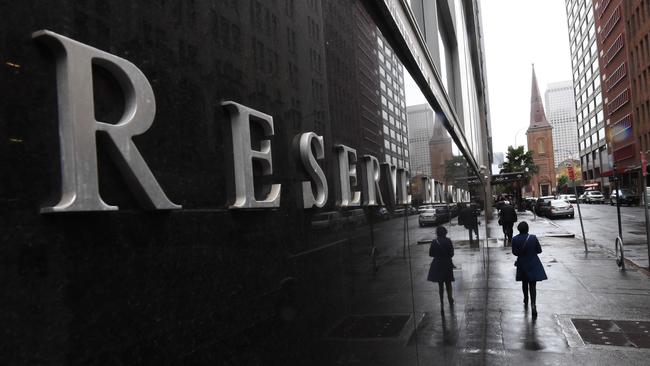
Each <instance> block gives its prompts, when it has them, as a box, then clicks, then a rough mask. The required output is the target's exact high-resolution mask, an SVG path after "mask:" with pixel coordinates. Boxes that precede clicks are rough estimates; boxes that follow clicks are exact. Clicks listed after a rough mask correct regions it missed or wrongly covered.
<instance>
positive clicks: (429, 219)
mask: <svg viewBox="0 0 650 366" xmlns="http://www.w3.org/2000/svg"><path fill="white" fill-rule="evenodd" d="M418 222H419V224H420V227H423V226H424V225H435V224H436V223H438V215H436V209H435V208H433V207H431V208H423V209H420V216H419V217H418Z"/></svg>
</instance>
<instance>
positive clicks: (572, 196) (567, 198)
mask: <svg viewBox="0 0 650 366" xmlns="http://www.w3.org/2000/svg"><path fill="white" fill-rule="evenodd" d="M557 199H559V200H565V201H567V202H569V203H576V195H575V194H561V195H559V196H558V197H557Z"/></svg>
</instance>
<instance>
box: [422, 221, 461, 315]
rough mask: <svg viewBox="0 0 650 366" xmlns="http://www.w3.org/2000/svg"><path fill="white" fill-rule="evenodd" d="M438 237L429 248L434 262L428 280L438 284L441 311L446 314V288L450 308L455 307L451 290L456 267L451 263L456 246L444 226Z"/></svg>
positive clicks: (437, 231)
mask: <svg viewBox="0 0 650 366" xmlns="http://www.w3.org/2000/svg"><path fill="white" fill-rule="evenodd" d="M436 236H437V238H436V239H434V240H433V241H432V242H431V246H430V247H429V257H433V261H431V267H429V275H428V276H427V280H429V281H431V282H438V292H439V294H440V311H441V312H443V313H444V311H445V310H444V309H443V296H442V295H443V294H444V286H446V287H447V299H448V300H449V306H453V305H454V298H453V296H452V288H451V282H452V281H453V280H454V265H453V263H452V261H451V258H452V257H453V256H454V246H453V245H452V243H451V240H450V239H449V238H447V229H445V227H444V226H438V227H437V228H436Z"/></svg>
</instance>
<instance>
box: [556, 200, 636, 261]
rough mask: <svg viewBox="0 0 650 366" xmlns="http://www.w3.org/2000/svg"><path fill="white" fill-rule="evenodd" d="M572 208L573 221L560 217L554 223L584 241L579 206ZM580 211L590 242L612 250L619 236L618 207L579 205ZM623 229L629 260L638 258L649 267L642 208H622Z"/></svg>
mask: <svg viewBox="0 0 650 366" xmlns="http://www.w3.org/2000/svg"><path fill="white" fill-rule="evenodd" d="M573 208H574V211H575V217H574V218H573V219H571V218H561V219H560V218H558V219H553V220H552V222H553V223H554V224H556V225H557V226H559V227H561V228H563V229H566V230H567V231H570V232H572V233H575V235H576V238H580V239H582V232H581V231H580V220H579V219H578V208H577V206H576V204H573ZM580 209H581V211H582V220H583V223H584V227H585V236H586V237H587V242H588V243H593V244H599V245H602V246H604V247H606V248H607V247H611V248H613V247H614V240H615V239H616V236H617V235H618V223H617V219H616V206H610V205H609V204H580ZM621 227H622V231H623V242H624V243H625V247H626V256H627V257H628V258H630V259H633V258H635V257H638V258H637V259H638V261H637V260H634V261H635V262H636V263H638V264H640V265H643V266H645V267H647V266H648V257H647V244H646V234H645V214H644V212H643V206H642V205H639V206H631V207H628V206H621Z"/></svg>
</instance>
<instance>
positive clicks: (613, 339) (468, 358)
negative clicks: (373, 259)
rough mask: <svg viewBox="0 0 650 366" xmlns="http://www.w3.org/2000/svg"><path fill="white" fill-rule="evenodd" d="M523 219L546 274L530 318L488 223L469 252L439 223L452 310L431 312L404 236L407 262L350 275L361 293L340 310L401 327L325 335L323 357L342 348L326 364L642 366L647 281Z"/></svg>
mask: <svg viewBox="0 0 650 366" xmlns="http://www.w3.org/2000/svg"><path fill="white" fill-rule="evenodd" d="M530 216H531V217H530V218H528V217H527V216H526V214H524V215H522V217H521V219H524V220H526V221H529V223H530V225H531V233H533V234H536V235H538V236H539V237H540V242H541V244H542V249H543V253H542V254H540V259H541V260H542V263H543V265H544V267H545V270H546V272H547V274H548V277H549V280H547V281H543V282H541V283H539V284H538V287H537V288H538V299H537V308H538V311H539V316H538V318H537V319H536V320H533V319H532V316H531V314H530V312H529V311H525V310H524V307H523V303H522V292H521V283H520V282H515V279H514V278H515V267H514V266H513V262H514V259H515V258H514V256H513V255H512V254H511V252H510V248H509V247H503V241H502V237H503V234H502V232H501V228H500V227H499V226H498V225H496V223H494V222H492V223H490V224H489V225H488V228H487V229H488V232H489V233H490V235H489V239H488V240H487V246H485V247H484V249H479V248H474V247H470V246H469V244H468V243H467V231H466V230H464V229H463V228H462V227H460V226H457V225H453V224H452V225H449V224H447V225H446V226H447V227H448V229H449V237H451V238H452V240H453V241H454V246H455V248H456V255H455V257H454V263H455V264H456V266H457V267H458V268H457V269H456V270H455V271H454V276H455V278H456V281H455V282H454V297H455V306H454V307H453V308H450V307H449V306H448V304H447V302H446V300H445V304H444V310H445V312H444V314H441V311H440V310H441V309H440V304H439V300H438V289H437V284H435V283H431V282H428V281H426V274H427V271H428V268H429V263H430V258H429V257H428V249H429V247H428V245H426V244H425V239H426V238H424V237H422V238H411V240H410V245H409V247H408V258H410V261H408V260H406V259H404V258H401V257H395V258H394V260H391V261H388V262H386V263H385V264H383V265H382V266H381V267H380V268H379V270H378V271H377V273H375V274H358V276H357V278H356V281H358V286H357V287H358V288H363V289H364V291H359V292H358V293H356V294H355V295H354V297H353V301H352V303H351V309H350V310H351V313H352V314H359V315H360V316H361V317H363V316H369V317H372V316H378V315H379V316H389V317H390V316H393V317H392V318H387V317H385V318H381V319H383V320H382V321H384V322H385V324H386V325H385V326H384V328H390V327H391V326H392V327H393V328H394V329H397V328H399V324H403V326H402V329H399V330H398V331H396V332H395V334H394V335H393V336H386V337H381V338H374V339H372V338H363V339H354V340H350V339H346V340H345V341H344V340H342V339H336V338H335V337H332V338H331V339H330V340H329V342H330V344H329V345H330V346H334V348H333V349H334V351H333V352H336V349H338V350H339V351H340V349H341V348H345V352H341V354H344V355H345V356H341V357H338V358H337V359H336V363H335V364H340V365H418V364H419V365H517V364H522V363H525V364H531V365H569V364H570V365H646V364H647V359H648V357H650V334H649V333H648V331H649V330H650V329H648V328H650V322H648V321H649V320H650V305H649V304H650V278H648V277H647V276H646V275H645V274H644V273H642V272H640V271H638V270H636V269H629V270H627V271H625V272H623V271H620V270H619V269H618V267H617V266H616V263H615V260H614V257H613V256H612V255H611V254H610V253H608V252H607V251H604V250H603V249H601V248H600V247H598V246H595V245H591V246H590V247H589V253H588V254H585V252H584V247H583V243H582V241H581V240H579V239H576V238H572V237H566V235H565V236H562V235H558V234H562V233H560V232H559V230H558V229H557V228H556V227H555V226H554V225H552V224H551V223H550V222H548V220H545V219H538V220H536V221H533V220H532V215H530ZM481 220H484V217H481ZM484 225H485V223H484V222H483V225H482V226H481V230H482V232H481V235H482V236H483V235H484V233H485V227H484ZM565 233H566V232H565ZM500 239H501V240H500ZM418 241H420V244H418ZM488 263H489V265H486V264H488ZM398 315H403V317H402V318H399V319H398V318H397V317H395V316H398ZM400 322H402V323H400Z"/></svg>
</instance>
